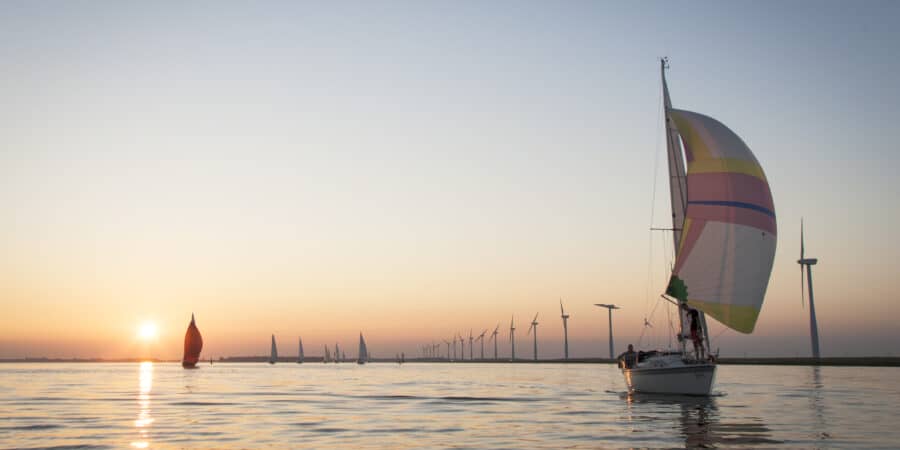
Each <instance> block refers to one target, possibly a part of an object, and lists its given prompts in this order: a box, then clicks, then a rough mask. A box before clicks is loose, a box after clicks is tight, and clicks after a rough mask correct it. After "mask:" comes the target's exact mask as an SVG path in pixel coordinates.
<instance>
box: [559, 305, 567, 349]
mask: <svg viewBox="0 0 900 450" xmlns="http://www.w3.org/2000/svg"><path fill="white" fill-rule="evenodd" d="M559 312H560V313H561V314H562V315H561V316H560V317H562V320H563V337H564V338H563V342H564V344H563V349H564V350H565V357H566V360H567V361H568V359H569V315H568V314H566V311H565V310H563V305H562V299H559Z"/></svg>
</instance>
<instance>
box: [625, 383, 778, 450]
mask: <svg viewBox="0 0 900 450" xmlns="http://www.w3.org/2000/svg"><path fill="white" fill-rule="evenodd" d="M627 402H628V409H629V412H630V413H631V414H632V415H633V417H641V416H643V415H645V414H644V410H648V409H649V410H653V411H655V412H656V415H657V416H659V413H660V412H662V411H664V410H667V409H668V410H669V413H670V414H671V415H673V416H674V415H677V420H678V426H677V428H678V429H680V430H681V435H682V437H683V438H684V446H685V448H705V447H717V446H724V447H728V446H753V445H774V444H779V443H781V441H778V440H775V439H772V430H771V429H769V427H768V426H766V424H765V423H764V422H763V420H762V418H757V417H741V418H738V419H743V421H744V423H734V422H725V421H723V420H722V417H721V414H720V412H719V408H718V406H717V405H716V398H715V397H696V396H681V395H661V394H640V393H635V394H629V395H627Z"/></svg>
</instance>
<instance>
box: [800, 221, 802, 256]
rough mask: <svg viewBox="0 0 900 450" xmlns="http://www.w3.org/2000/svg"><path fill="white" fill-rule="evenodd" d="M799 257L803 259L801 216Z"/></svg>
mask: <svg viewBox="0 0 900 450" xmlns="http://www.w3.org/2000/svg"><path fill="white" fill-rule="evenodd" d="M800 259H803V218H802V217H801V218H800Z"/></svg>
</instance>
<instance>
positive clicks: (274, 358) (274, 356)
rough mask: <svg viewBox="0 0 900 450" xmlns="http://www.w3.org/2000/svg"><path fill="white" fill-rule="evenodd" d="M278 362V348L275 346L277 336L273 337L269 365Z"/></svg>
mask: <svg viewBox="0 0 900 450" xmlns="http://www.w3.org/2000/svg"><path fill="white" fill-rule="evenodd" d="M276 361H278V347H276V346H275V335H274V334H273V335H272V352H271V353H270V354H269V364H275V362H276Z"/></svg>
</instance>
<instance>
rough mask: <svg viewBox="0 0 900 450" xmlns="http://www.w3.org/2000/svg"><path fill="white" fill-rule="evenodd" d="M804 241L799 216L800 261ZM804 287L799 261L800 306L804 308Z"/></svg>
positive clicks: (801, 219) (801, 265)
mask: <svg viewBox="0 0 900 450" xmlns="http://www.w3.org/2000/svg"><path fill="white" fill-rule="evenodd" d="M803 254H804V243H803V218H802V217H801V218H800V261H803ZM805 290H806V287H805V286H803V263H800V307H801V308H805V307H806V305H805V302H804V300H805V297H806V293H805Z"/></svg>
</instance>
